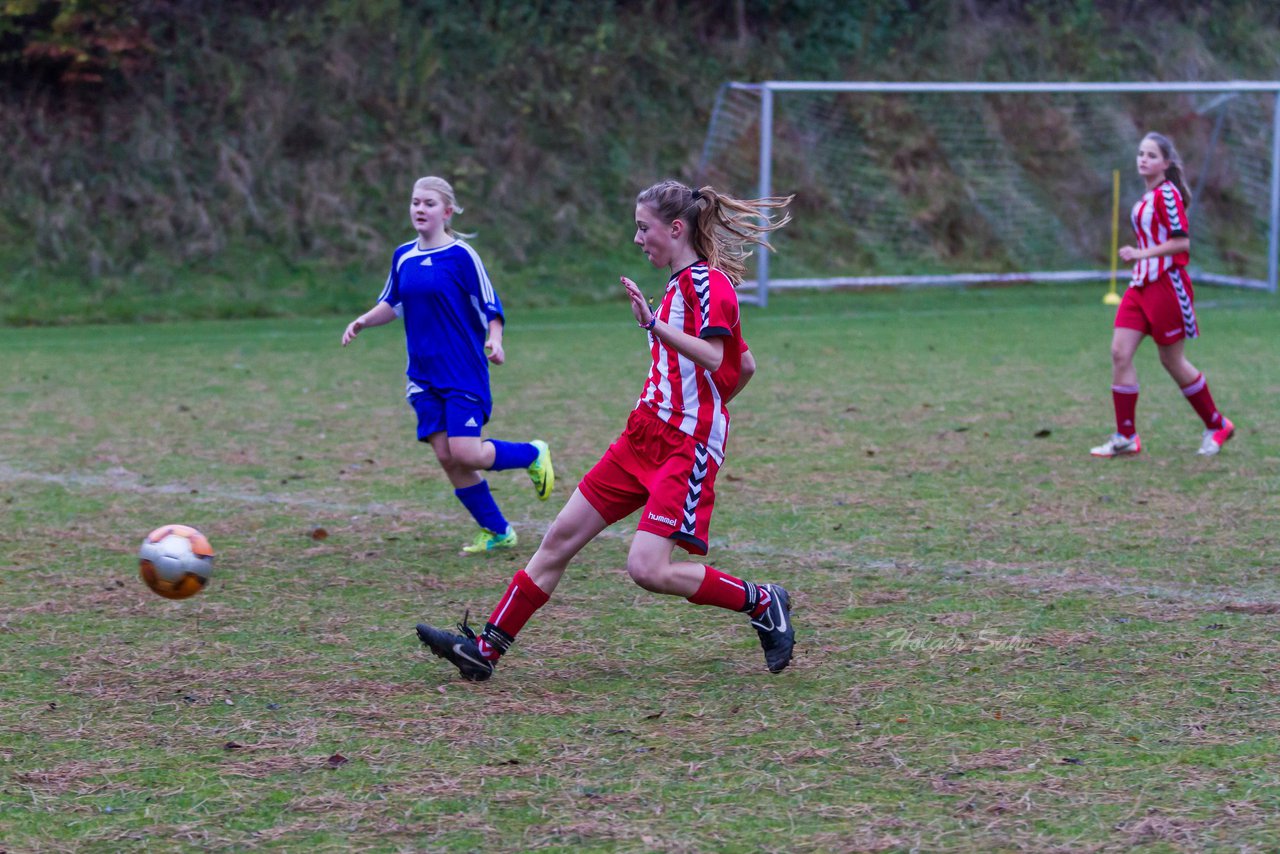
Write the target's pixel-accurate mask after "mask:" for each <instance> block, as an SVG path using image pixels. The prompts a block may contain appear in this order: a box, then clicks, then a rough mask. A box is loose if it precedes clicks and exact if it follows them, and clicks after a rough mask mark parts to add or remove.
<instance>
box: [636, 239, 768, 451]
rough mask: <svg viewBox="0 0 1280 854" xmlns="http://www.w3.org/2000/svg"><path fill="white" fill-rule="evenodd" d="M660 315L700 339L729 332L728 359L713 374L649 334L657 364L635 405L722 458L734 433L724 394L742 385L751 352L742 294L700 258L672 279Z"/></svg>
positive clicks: (725, 345) (725, 355) (720, 273)
mask: <svg viewBox="0 0 1280 854" xmlns="http://www.w3.org/2000/svg"><path fill="white" fill-rule="evenodd" d="M656 314H657V316H658V319H659V320H660V321H662V322H663V323H666V324H669V325H671V326H674V327H675V328H677V329H680V330H682V331H684V332H685V333H686V334H688V335H692V336H693V337H695V338H715V337H718V336H722V337H724V339H725V342H724V359H723V361H722V362H721V363H720V367H719V368H718V369H717V370H716V372H715V373H711V372H710V371H708V370H707V369H706V368H703V367H700V366H698V365H697V364H695V363H694V361H693V360H692V359H690V358H688V357H687V356H682V355H680V353H678V352H676V350H674V349H673V348H671V347H668V346H667V345H665V344H663V343H662V342H661V341H659V340H658V338H657V336H656V335H654V334H653V333H652V332H651V333H649V352H650V354H651V355H652V356H653V365H652V366H651V367H650V368H649V376H648V377H647V378H646V379H645V383H644V390H643V391H642V392H641V393H640V400H639V401H638V402H637V403H636V408H637V409H638V408H640V407H641V406H647V407H649V408H650V409H652V410H653V411H654V412H655V413H656V414H657V415H658V417H659V418H661V419H662V420H663V421H666V422H667V423H668V424H670V425H672V426H673V427H676V428H678V429H679V430H680V431H681V432H683V433H686V434H688V435H690V436H692V437H693V438H695V439H696V440H698V441H699V442H702V443H704V444H705V445H706V446H707V451H708V452H709V453H710V454H711V456H712V457H714V458H715V461H716V463H718V464H720V463H723V462H724V448H725V442H726V441H727V439H728V437H729V411H728V410H727V409H726V408H725V398H726V397H727V396H728V395H729V394H730V393H732V391H733V390H734V389H735V388H737V386H738V380H739V378H740V377H741V376H742V354H743V353H745V352H746V351H747V342H746V341H744V340H743V339H742V319H741V316H740V314H739V310H738V294H737V292H736V291H735V290H734V288H733V285H732V283H730V281H729V277H728V276H726V275H725V274H724V273H722V272H720V271H719V270H716V269H714V268H712V267H708V266H707V262H706V261H698V262H697V263H694V264H691V265H690V266H688V267H685V268H684V269H683V270H681V271H680V272H678V273H676V274H675V275H674V276H672V277H671V280H670V281H669V282H667V292H666V294H665V295H664V296H663V298H662V305H660V306H658V309H657V312H656Z"/></svg>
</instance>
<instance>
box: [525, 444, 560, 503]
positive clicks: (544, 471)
mask: <svg viewBox="0 0 1280 854" xmlns="http://www.w3.org/2000/svg"><path fill="white" fill-rule="evenodd" d="M529 444H531V445H533V446H534V447H535V448H537V449H538V458H537V459H536V460H534V461H533V462H532V463H530V464H529V480H531V481H533V491H534V492H536V493H538V500H539V501H546V500H547V499H548V498H550V497H551V490H552V489H554V488H555V485H556V470H555V466H553V465H551V448H549V447H548V446H547V443H546V442H544V441H542V440H541V439H534V440H533V441H532V442H530V443H529Z"/></svg>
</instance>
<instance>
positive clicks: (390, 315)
mask: <svg viewBox="0 0 1280 854" xmlns="http://www.w3.org/2000/svg"><path fill="white" fill-rule="evenodd" d="M395 319H396V310H395V309H394V308H392V307H391V304H390V303H385V302H379V303H378V304H377V305H375V306H374V307H373V308H371V309H369V310H368V311H366V312H365V313H364V314H362V315H360V316H359V317H357V318H356V319H355V320H353V321H351V322H350V323H348V324H347V330H346V331H345V332H343V333H342V346H343V347H345V346H347V345H348V344H350V343H351V342H352V341H354V340H355V337H356V336H357V335H359V334H360V330H361V329H365V328H367V327H370V326H382V325H383V324H386V323H390V322H391V321H393V320H395Z"/></svg>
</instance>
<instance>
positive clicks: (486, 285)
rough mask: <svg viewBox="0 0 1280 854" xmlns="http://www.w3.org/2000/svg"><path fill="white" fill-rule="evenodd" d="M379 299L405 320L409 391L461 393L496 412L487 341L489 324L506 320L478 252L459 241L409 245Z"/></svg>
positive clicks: (399, 255) (397, 253)
mask: <svg viewBox="0 0 1280 854" xmlns="http://www.w3.org/2000/svg"><path fill="white" fill-rule="evenodd" d="M378 299H379V301H380V302H385V303H387V304H389V305H390V306H391V307H392V308H394V309H395V310H396V314H397V315H399V316H400V318H401V319H402V320H403V321H404V334H405V343H406V346H407V349H408V351H409V359H408V367H407V368H406V369H405V374H406V375H407V376H408V377H409V382H410V391H412V390H413V386H414V385H416V386H418V387H419V388H422V389H427V388H434V389H440V390H449V391H461V392H465V393H466V394H470V395H474V396H475V397H478V398H480V399H481V400H482V401H484V406H485V411H486V412H488V411H490V410H491V409H492V407H493V400H492V398H491V397H490V395H489V360H488V358H487V357H486V355H485V352H484V342H485V339H486V337H487V336H488V332H489V321H490V320H492V319H494V318H498V319H500V320H501V319H503V315H502V302H501V301H500V300H499V299H498V294H497V293H496V292H495V291H494V290H493V284H492V283H491V282H490V281H489V274H488V273H487V272H486V271H485V269H484V263H483V262H482V261H481V260H480V256H479V255H478V254H476V251H475V250H474V249H472V248H471V247H470V246H468V245H467V244H466V243H465V242H463V241H461V240H455V241H454V242H453V243H450V244H448V245H447V246H438V247H435V248H433V249H419V248H418V242H417V241H416V240H415V241H413V242H411V243H406V244H405V245H403V246H401V247H400V248H398V249H396V251H395V253H394V254H393V255H392V256H391V272H390V274H389V275H388V276H387V284H386V286H385V287H384V288H383V289H382V296H380V297H379V298H378Z"/></svg>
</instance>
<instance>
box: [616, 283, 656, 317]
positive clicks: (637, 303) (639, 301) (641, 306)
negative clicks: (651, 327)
mask: <svg viewBox="0 0 1280 854" xmlns="http://www.w3.org/2000/svg"><path fill="white" fill-rule="evenodd" d="M619 278H620V281H621V282H622V287H623V288H625V289H626V291H627V297H628V298H630V300H631V313H632V314H633V315H634V316H635V319H636V323H638V324H640V325H641V326H645V325H647V324H648V323H649V321H650V320H651V319H652V318H653V310H652V309H650V308H649V301H648V300H646V299H645V297H644V294H642V293H640V286H639V285H637V284H636V283H635V282H633V281H631V280H630V279H628V278H627V277H626V276H621V277H619Z"/></svg>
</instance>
